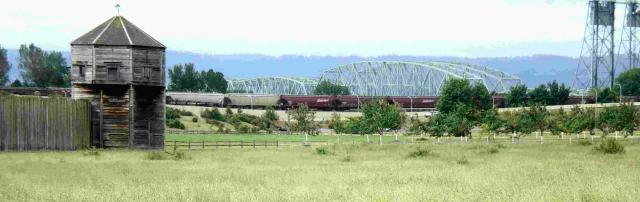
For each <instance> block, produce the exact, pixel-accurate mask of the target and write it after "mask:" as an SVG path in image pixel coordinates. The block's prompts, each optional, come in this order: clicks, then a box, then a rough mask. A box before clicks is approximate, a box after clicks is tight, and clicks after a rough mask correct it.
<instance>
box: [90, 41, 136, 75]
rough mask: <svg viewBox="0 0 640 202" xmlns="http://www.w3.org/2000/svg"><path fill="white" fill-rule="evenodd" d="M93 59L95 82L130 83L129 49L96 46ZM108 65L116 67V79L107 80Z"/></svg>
mask: <svg viewBox="0 0 640 202" xmlns="http://www.w3.org/2000/svg"><path fill="white" fill-rule="evenodd" d="M94 49H95V50H94V58H95V66H96V70H95V81H94V83H100V84H128V83H131V79H132V78H131V49H130V48H128V47H119V46H103V47H100V46H96V47H95V48H94ZM110 64H118V65H117V71H118V75H117V79H115V80H112V79H109V78H108V76H109V75H108V68H109V67H110Z"/></svg>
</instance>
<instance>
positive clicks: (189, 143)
mask: <svg viewBox="0 0 640 202" xmlns="http://www.w3.org/2000/svg"><path fill="white" fill-rule="evenodd" d="M188 147H189V150H191V140H189V141H188Z"/></svg>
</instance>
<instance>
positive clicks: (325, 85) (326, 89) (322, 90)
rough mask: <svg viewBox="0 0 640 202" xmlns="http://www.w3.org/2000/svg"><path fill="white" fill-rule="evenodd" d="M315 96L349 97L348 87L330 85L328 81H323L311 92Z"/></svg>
mask: <svg viewBox="0 0 640 202" xmlns="http://www.w3.org/2000/svg"><path fill="white" fill-rule="evenodd" d="M313 94H315V95H350V94H351V92H350V91H349V87H346V86H341V85H338V84H334V83H331V82H329V81H326V80H323V81H321V82H320V83H318V85H317V86H316V89H315V90H314V91H313Z"/></svg>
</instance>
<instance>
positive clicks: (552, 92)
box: [547, 80, 571, 105]
mask: <svg viewBox="0 0 640 202" xmlns="http://www.w3.org/2000/svg"><path fill="white" fill-rule="evenodd" d="M547 88H548V89H549V96H548V97H547V104H548V105H564V104H567V102H568V101H569V93H570V92H571V89H569V88H568V87H567V86H565V85H564V84H562V85H559V84H558V82H557V81H555V80H554V81H553V82H551V83H548V84H547Z"/></svg>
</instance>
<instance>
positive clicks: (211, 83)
mask: <svg viewBox="0 0 640 202" xmlns="http://www.w3.org/2000/svg"><path fill="white" fill-rule="evenodd" d="M199 76H200V80H201V81H200V83H202V84H204V85H203V86H202V87H201V91H204V92H216V93H227V85H228V84H227V80H225V79H224V74H222V73H221V72H216V71H213V70H212V69H209V70H208V71H202V72H201V73H200V75H199Z"/></svg>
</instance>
